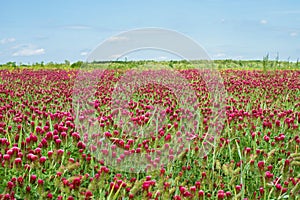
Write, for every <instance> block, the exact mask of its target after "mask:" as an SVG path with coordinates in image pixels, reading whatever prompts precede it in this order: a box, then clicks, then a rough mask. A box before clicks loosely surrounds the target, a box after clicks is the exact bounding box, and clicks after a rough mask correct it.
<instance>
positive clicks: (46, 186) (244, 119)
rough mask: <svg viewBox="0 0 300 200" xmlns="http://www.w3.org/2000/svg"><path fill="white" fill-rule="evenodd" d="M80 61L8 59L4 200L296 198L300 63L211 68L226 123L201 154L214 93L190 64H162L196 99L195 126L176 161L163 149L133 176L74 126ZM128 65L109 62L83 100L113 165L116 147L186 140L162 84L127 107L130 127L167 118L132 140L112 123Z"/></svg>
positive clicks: (3, 81)
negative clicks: (219, 83)
mask: <svg viewBox="0 0 300 200" xmlns="http://www.w3.org/2000/svg"><path fill="white" fill-rule="evenodd" d="M80 64H81V63H75V64H73V65H71V66H67V65H66V64H50V65H49V64H48V65H47V64H45V65H40V64H36V65H34V66H16V65H15V64H14V63H9V64H7V65H5V66H4V65H3V66H2V68H1V69H0V162H1V167H0V198H1V199H7V200H8V199H14V198H15V199H28V200H29V199H68V200H71V199H161V200H165V199H176V200H179V199H249V200H250V199H264V200H268V199H300V149H299V146H300V136H299V133H300V125H299V124H300V68H299V65H298V63H290V62H278V61H247V62H246V61H218V62H216V66H217V69H218V70H219V73H220V74H221V77H222V79H223V83H224V87H225V89H226V92H227V94H226V96H224V101H225V105H224V113H223V114H224V123H223V124H222V126H220V127H219V129H218V130H219V137H217V138H216V139H215V140H214V141H210V142H212V144H213V148H212V149H211V151H209V152H205V154H204V155H203V152H201V146H202V145H203V143H204V142H206V133H207V131H208V129H209V124H210V123H211V121H213V119H212V117H211V114H212V105H211V95H209V93H208V90H207V89H206V84H205V82H204V81H203V78H201V76H200V75H199V74H198V73H197V72H195V70H192V69H190V68H189V67H186V65H187V63H185V62H161V65H165V66H166V67H167V68H172V70H176V71H177V72H178V73H180V74H181V75H182V76H183V77H185V78H186V80H187V81H188V84H189V86H190V88H192V89H193V90H194V92H195V95H196V97H197V98H198V99H197V110H198V112H199V113H198V114H199V116H200V117H199V119H200V120H199V121H198V123H197V127H196V128H195V132H194V135H195V136H194V137H193V138H191V139H190V141H189V145H188V147H187V148H184V149H182V151H181V153H180V154H179V156H177V157H176V156H175V157H172V156H171V155H172V153H170V152H171V149H170V152H169V153H170V156H169V157H168V158H169V160H168V161H167V162H166V164H165V165H161V166H156V167H157V169H155V170H149V171H147V170H146V171H145V170H144V171H143V170H141V171H140V172H139V173H135V172H130V171H124V170H123V171H122V170H120V169H117V168H115V167H113V166H111V165H109V164H107V163H106V162H105V161H104V160H103V159H98V157H97V156H96V154H95V153H94V152H95V151H97V150H99V149H97V148H99V147H98V146H97V145H96V146H94V145H91V144H90V143H89V141H87V139H85V135H84V132H85V131H86V130H83V129H80V128H78V126H77V123H78V121H77V120H78V118H77V117H78V116H77V114H78V113H77V112H76V110H75V109H74V107H73V106H74V104H73V103H74V102H73V100H74V99H73V97H74V96H73V88H74V84H75V83H76V80H77V75H78V70H79V67H80ZM156 64H157V63H156ZM107 65H108V64H107ZM134 67H138V62H116V63H113V64H110V65H108V66H106V68H107V70H106V71H105V73H104V75H103V77H102V79H101V82H99V83H98V86H97V93H96V94H95V96H96V97H97V101H94V102H91V104H89V105H90V106H92V107H93V108H94V109H95V110H96V112H97V116H98V118H97V122H98V124H99V127H98V132H97V135H95V138H97V137H99V138H106V139H107V140H109V141H110V142H111V143H110V145H109V146H106V147H105V148H104V147H101V152H100V153H101V154H102V156H104V157H105V155H106V154H107V158H110V159H115V160H112V162H114V163H117V164H118V163H119V164H120V165H121V164H122V162H125V161H124V160H125V159H124V156H126V155H124V156H123V155H121V156H119V155H117V154H116V152H115V149H116V148H122V149H125V150H126V152H127V153H128V154H131V153H132V154H142V153H148V152H150V151H151V149H155V148H163V147H166V146H168V144H169V143H171V142H172V140H173V139H174V138H176V139H177V138H178V136H179V135H180V134H182V135H185V134H186V133H185V129H184V128H182V126H183V124H180V120H181V119H183V118H184V117H187V116H185V113H184V112H182V109H181V107H180V105H179V104H178V102H177V103H176V98H175V97H174V95H172V92H170V90H168V89H167V88H164V87H162V86H161V85H159V84H157V85H155V84H152V85H147V86H146V87H140V88H138V89H137V90H136V91H135V94H136V95H135V96H134V98H132V99H131V100H130V101H129V102H128V107H127V108H128V110H129V113H128V115H129V116H130V120H131V122H132V123H134V124H137V125H139V126H142V125H145V124H147V123H148V122H149V121H151V119H152V118H151V116H152V114H151V113H153V112H152V111H153V106H152V105H154V104H155V105H159V106H160V108H162V113H160V114H162V115H163V116H165V119H166V120H164V121H163V123H161V124H159V126H158V127H157V129H154V131H153V133H151V134H150V135H149V137H145V138H143V137H138V136H132V135H129V134H128V133H127V132H126V131H124V130H122V127H120V126H119V125H118V124H116V119H115V115H113V114H112V112H111V109H112V94H113V91H114V88H115V86H116V83H117V82H118V81H119V80H120V78H121V77H122V75H123V74H125V73H126V72H128V70H130V69H132V68H134ZM89 103H90V102H89ZM81 111H84V109H83V110H81ZM99 145H100V146H101V144H99ZM99 151H100V150H99ZM122 156H123V157H122ZM173 158H174V159H173Z"/></svg>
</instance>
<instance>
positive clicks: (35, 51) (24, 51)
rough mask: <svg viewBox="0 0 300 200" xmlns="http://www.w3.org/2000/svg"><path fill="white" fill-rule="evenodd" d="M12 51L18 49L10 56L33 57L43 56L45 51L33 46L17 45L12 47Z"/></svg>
mask: <svg viewBox="0 0 300 200" xmlns="http://www.w3.org/2000/svg"><path fill="white" fill-rule="evenodd" d="M13 49H18V50H17V51H16V52H14V53H13V54H12V56H35V55H42V54H45V49H43V48H37V47H35V46H34V45H31V44H29V45H18V46H15V47H13Z"/></svg>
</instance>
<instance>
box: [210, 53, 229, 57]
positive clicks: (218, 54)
mask: <svg viewBox="0 0 300 200" xmlns="http://www.w3.org/2000/svg"><path fill="white" fill-rule="evenodd" d="M225 56H226V54H225V53H217V54H215V55H213V57H214V58H223V57H225Z"/></svg>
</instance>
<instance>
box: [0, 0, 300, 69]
mask: <svg viewBox="0 0 300 200" xmlns="http://www.w3.org/2000/svg"><path fill="white" fill-rule="evenodd" d="M0 24H1V28H0V63H5V62H8V61H16V62H17V63H20V62H22V63H28V62H30V63H32V62H41V61H45V62H50V61H53V62H64V60H70V61H71V62H74V61H77V60H85V59H86V58H87V55H88V52H90V51H92V50H93V49H94V48H95V47H96V46H97V45H98V44H99V43H101V42H103V41H104V40H105V39H106V38H108V37H111V36H113V35H116V34H118V33H120V32H123V31H128V30H131V29H136V28H144V27H159V28H167V29H171V30H175V31H178V32H180V33H183V34H185V35H187V36H189V37H191V38H193V39H194V40H195V41H196V42H198V43H199V44H200V45H202V47H204V49H205V50H206V51H207V53H208V55H209V56H210V57H211V58H212V59H225V58H229V59H262V57H263V56H264V55H266V54H267V53H269V54H270V58H271V59H275V57H276V56H277V53H278V54H279V58H280V59H281V60H287V59H290V60H297V58H300V1H298V0H285V1H282V0H252V1H249V0H235V1H233V0H198V1H197V0H186V1H183V0H182V1H179V0H172V1H171V0H165V1H163V0H151V1H141V0H128V1H121V0H120V1H113V0H112V1H108V0H107V1H101V0H88V1H83V0H82V1H79V0H64V1H61V0H60V1H58V0H52V1H50V0H49V1H38V0H35V1H33V0H27V1H21V0H19V1H17V0H12V1H2V2H1V7H0Z"/></svg>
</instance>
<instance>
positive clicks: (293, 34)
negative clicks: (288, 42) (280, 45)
mask: <svg viewBox="0 0 300 200" xmlns="http://www.w3.org/2000/svg"><path fill="white" fill-rule="evenodd" d="M290 36H292V37H296V36H298V33H297V32H291V33H290Z"/></svg>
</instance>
